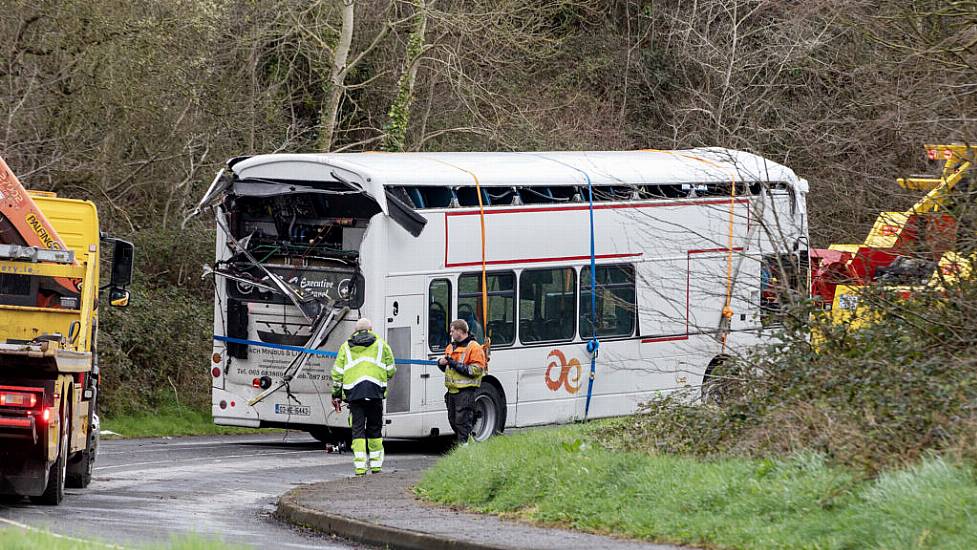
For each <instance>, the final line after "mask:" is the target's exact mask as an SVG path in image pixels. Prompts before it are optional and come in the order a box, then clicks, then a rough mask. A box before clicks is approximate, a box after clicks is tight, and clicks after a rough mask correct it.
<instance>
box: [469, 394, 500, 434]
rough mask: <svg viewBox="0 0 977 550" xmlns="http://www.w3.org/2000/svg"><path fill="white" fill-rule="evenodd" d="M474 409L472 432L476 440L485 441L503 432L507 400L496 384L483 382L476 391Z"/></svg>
mask: <svg viewBox="0 0 977 550" xmlns="http://www.w3.org/2000/svg"><path fill="white" fill-rule="evenodd" d="M473 409H474V413H475V422H474V426H473V427H472V433H473V435H474V436H475V441H485V440H486V439H488V438H490V437H492V436H493V435H495V434H499V433H502V428H503V426H502V423H503V419H504V418H505V402H504V401H503V400H502V395H501V394H500V393H499V390H498V389H496V387H495V386H493V385H492V384H482V385H481V386H480V387H479V388H478V389H477V390H476V391H475V403H474V405H473Z"/></svg>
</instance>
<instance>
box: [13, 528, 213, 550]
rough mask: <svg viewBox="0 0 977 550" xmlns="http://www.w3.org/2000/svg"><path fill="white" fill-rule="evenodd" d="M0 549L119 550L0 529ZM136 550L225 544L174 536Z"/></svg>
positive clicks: (206, 548)
mask: <svg viewBox="0 0 977 550" xmlns="http://www.w3.org/2000/svg"><path fill="white" fill-rule="evenodd" d="M0 548H3V549H4V550H105V549H106V548H121V547H120V546H116V545H112V544H107V543H104V542H99V541H95V540H82V539H77V538H72V537H63V536H59V535H56V534H54V533H50V532H48V531H37V530H29V531H26V530H22V529H19V528H0ZM127 548H135V549H137V550H226V549H229V548H231V547H230V546H227V545H225V544H224V543H221V542H218V541H214V540H210V539H205V538H202V537H199V536H195V535H191V536H185V537H175V538H174V539H173V540H172V541H170V542H169V543H168V544H149V545H140V546H137V547H131V546H130V547H127Z"/></svg>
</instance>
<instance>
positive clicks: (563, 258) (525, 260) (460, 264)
mask: <svg viewBox="0 0 977 550" xmlns="http://www.w3.org/2000/svg"><path fill="white" fill-rule="evenodd" d="M642 254H643V253H642V252H632V253H626V254H597V255H596V256H594V257H595V258H597V259H598V260H608V259H616V258H636V257H638V256H641V255H642ZM589 259H590V254H587V255H586V256H558V257H553V258H521V259H515V260H488V261H486V262H485V263H486V264H487V265H503V264H537V263H543V262H572V261H578V260H589ZM476 265H482V262H481V261H475V262H457V263H450V264H449V263H445V265H444V266H445V267H471V266H476Z"/></svg>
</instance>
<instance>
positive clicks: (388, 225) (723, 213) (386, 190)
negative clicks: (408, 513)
mask: <svg viewBox="0 0 977 550" xmlns="http://www.w3.org/2000/svg"><path fill="white" fill-rule="evenodd" d="M807 189H808V187H807V182H806V181H805V180H803V179H800V178H798V177H797V176H796V175H795V174H794V172H793V171H791V170H790V169H788V168H786V167H784V166H782V165H780V164H777V163H774V162H771V161H768V160H766V159H764V158H761V157H758V156H756V155H753V154H749V153H744V152H740V151H732V150H726V149H694V150H681V151H650V150H649V151H631V152H544V153H402V154H388V153H355V154H276V155H259V156H253V157H247V158H238V159H233V160H231V161H229V162H228V164H227V167H226V168H225V169H224V170H223V171H222V172H221V173H220V174H219V175H218V177H217V179H216V180H215V181H214V184H213V185H212V186H211V189H210V190H209V191H208V193H207V195H206V196H205V197H204V199H203V200H202V201H201V208H202V209H207V208H212V209H213V211H214V212H215V213H216V216H217V221H218V231H217V243H216V244H217V248H216V263H215V265H214V266H213V271H214V273H215V274H216V275H217V277H216V278H215V281H216V293H215V304H214V334H215V342H214V354H213V361H212V364H211V367H212V371H211V372H212V375H213V376H212V380H213V416H214V421H215V422H216V423H217V424H223V425H230V426H249V427H255V428H259V427H284V426H289V427H292V428H295V429H302V430H307V431H309V432H310V433H312V434H313V435H314V436H316V437H317V438H320V439H323V440H326V439H330V438H334V437H342V436H343V435H344V434H343V431H344V430H348V421H347V417H346V411H345V410H343V411H342V412H339V413H337V412H335V411H333V410H332V408H331V406H330V402H329V401H330V392H331V381H330V379H329V370H330V368H331V366H332V361H333V359H332V357H333V356H334V352H335V350H336V349H338V347H339V345H340V344H341V343H342V341H343V340H344V339H346V338H348V336H349V335H350V333H351V332H352V328H353V324H354V322H355V321H356V319H357V318H359V317H368V318H370V319H371V320H372V321H373V323H374V327H375V330H376V331H377V332H378V333H379V334H380V335H381V336H383V337H384V338H385V339H386V340H387V342H389V344H390V346H391V348H392V349H393V351H394V355H395V356H396V357H397V359H398V372H397V375H396V377H395V378H394V379H393V381H392V383H391V385H390V387H389V395H388V399H387V402H386V416H385V423H386V425H385V436H386V437H424V436H436V435H439V434H441V435H447V434H450V427H449V425H448V419H447V416H446V413H445V402H444V393H445V389H444V386H443V375H442V374H441V372H440V371H439V370H438V368H437V366H436V365H434V364H433V361H432V359H434V358H436V357H437V356H439V355H440V354H441V353H443V350H444V347H445V345H446V344H447V343H448V323H449V322H450V321H451V320H452V319H456V318H461V319H465V320H467V321H468V323H469V326H470V327H471V329H472V333H473V335H474V336H475V337H476V338H477V339H478V340H479V341H484V340H485V338H486V337H488V338H490V341H491V344H490V362H489V368H488V374H487V375H486V376H485V378H484V380H483V383H482V388H481V389H480V390H479V395H478V397H477V400H476V428H475V429H476V435H477V438H478V439H484V438H486V437H489V436H490V435H491V434H493V433H497V432H499V431H501V430H503V429H504V428H506V427H514V426H532V425H540V424H553V423H563V422H568V421H572V420H575V419H580V418H583V417H585V416H587V417H589V418H598V417H608V416H617V415H626V414H630V413H632V412H634V411H635V410H636V409H637V408H638V406H639V404H640V403H642V402H645V401H647V400H649V399H651V398H653V397H655V396H657V395H663V394H666V393H668V392H672V391H675V390H679V389H683V388H687V389H690V392H697V391H698V390H699V388H701V387H703V386H705V387H708V386H709V382H710V374H711V373H710V370H711V369H712V368H714V367H715V366H716V365H718V364H721V363H722V360H723V359H724V358H726V357H728V356H729V355H731V354H734V353H737V352H738V351H741V350H743V349H744V348H745V347H747V346H751V345H755V344H756V343H758V342H760V341H762V339H763V338H764V335H765V334H766V332H767V331H768V330H769V327H770V325H771V324H772V321H771V316H772V315H774V314H775V313H776V310H777V307H778V303H777V296H778V293H777V292H776V290H777V288H775V287H777V285H780V287H784V286H794V287H796V288H798V289H805V288H806V284H807V272H806V263H807V255H808V246H807V214H806V206H805V195H806V192H807ZM592 265H593V266H594V268H593V270H592V268H591V266H592ZM592 272H593V273H596V277H595V278H594V279H593V280H592ZM483 276H484V278H483ZM483 282H484V284H483ZM593 340H596V341H597V342H598V343H599V346H598V347H597V349H598V350H599V353H597V354H596V357H595V354H593V353H591V351H590V350H591V349H593V344H590V345H591V347H588V343H591V342H592V341H593ZM592 372H593V376H591V373H592Z"/></svg>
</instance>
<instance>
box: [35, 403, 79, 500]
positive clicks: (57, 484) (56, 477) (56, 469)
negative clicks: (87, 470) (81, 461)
mask: <svg viewBox="0 0 977 550" xmlns="http://www.w3.org/2000/svg"><path fill="white" fill-rule="evenodd" d="M67 408H68V407H67V403H65V406H64V407H63V410H65V409H67ZM65 412H67V411H65ZM69 418H71V416H70V415H69V414H65V415H64V416H63V417H62V418H61V426H60V429H61V437H60V438H59V439H60V441H61V443H60V445H59V448H58V459H57V460H55V461H54V464H52V465H51V471H50V473H49V474H48V480H47V488H46V489H44V494H42V495H40V496H36V497H31V502H33V503H34V504H48V505H51V506H56V505H58V504H61V501H62V500H63V499H64V480H65V476H66V474H67V470H68V434H70V433H71V426H69V425H68V419H69Z"/></svg>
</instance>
